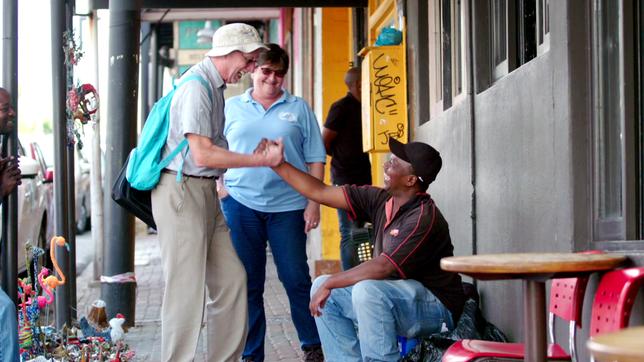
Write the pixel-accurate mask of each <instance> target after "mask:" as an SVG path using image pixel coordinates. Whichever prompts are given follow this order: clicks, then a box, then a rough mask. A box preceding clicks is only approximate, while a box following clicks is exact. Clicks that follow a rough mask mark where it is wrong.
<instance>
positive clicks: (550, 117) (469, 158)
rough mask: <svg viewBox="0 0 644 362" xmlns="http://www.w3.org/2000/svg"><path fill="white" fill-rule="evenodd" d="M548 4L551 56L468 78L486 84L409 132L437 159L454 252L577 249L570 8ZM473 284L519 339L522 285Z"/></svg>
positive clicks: (437, 188)
mask: <svg viewBox="0 0 644 362" xmlns="http://www.w3.org/2000/svg"><path fill="white" fill-rule="evenodd" d="M550 7H551V9H550V16H551V22H550V23H551V33H550V49H549V51H548V52H546V53H544V54H542V55H540V56H538V57H537V58H535V59H533V60H532V61H530V62H528V63H526V64H524V65H523V66H521V67H519V68H518V69H516V70H514V71H513V72H511V73H509V74H507V75H506V76H504V77H502V78H501V79H499V80H497V81H496V82H493V83H491V84H490V80H489V77H488V76H487V75H486V74H475V76H474V82H475V84H476V89H485V90H483V91H480V92H478V93H476V94H475V95H473V96H472V95H471V94H470V95H469V96H468V97H467V98H465V99H463V100H460V102H458V103H455V104H454V105H453V106H452V107H451V108H450V109H449V110H447V111H444V112H443V113H442V114H440V115H439V116H437V117H435V118H432V119H430V121H429V122H427V123H424V124H423V125H421V126H417V127H416V128H415V129H414V130H413V139H415V140H421V141H425V142H428V143H430V144H432V145H433V146H435V147H436V148H437V149H438V150H439V151H440V152H441V155H442V156H443V162H444V163H443V170H442V171H441V174H440V175H439V176H438V178H437V181H436V182H435V183H434V184H432V186H430V189H429V192H430V193H431V195H432V196H433V197H434V198H435V199H436V201H437V204H438V206H439V207H440V209H441V210H442V211H443V213H444V215H445V217H446V219H447V220H448V222H449V223H450V231H451V235H452V240H453V242H454V245H455V254H457V255H468V254H471V253H472V252H473V250H475V249H476V251H477V252H478V253H493V252H530V251H549V252H555V251H571V250H574V246H573V244H574V243H573V239H574V238H573V230H574V227H573V217H572V215H573V205H574V203H573V184H574V182H573V178H572V175H573V172H572V169H573V164H574V162H573V159H572V142H571V137H573V136H574V135H573V134H572V133H571V128H572V127H571V119H570V118H571V99H570V96H569V94H570V92H571V90H570V88H571V86H570V84H571V80H570V75H569V67H568V64H569V60H568V59H569V54H568V52H569V49H570V48H569V46H568V44H569V41H570V40H569V34H568V32H567V24H568V20H567V16H568V14H569V12H568V4H567V3H566V2H551V3H550ZM474 19H476V17H475V18H474ZM475 21H476V20H475ZM477 25H478V26H479V27H483V28H485V26H484V25H481V24H480V23H479V24H476V23H475V24H474V28H475V29H476V35H475V36H476V38H477V41H478V39H481V29H480V28H477ZM483 31H484V30H483ZM409 42H410V41H408V43H409ZM412 43H413V42H412ZM477 47H478V50H476V52H475V55H474V57H473V63H472V64H471V65H468V69H476V71H477V72H480V71H481V69H489V67H488V66H486V64H485V62H486V61H487V53H486V51H483V50H481V49H483V48H485V47H484V46H482V44H477V45H474V46H473V48H477ZM476 54H479V56H477V55H476ZM414 66H415V65H414V64H410V67H412V68H413V67H414ZM577 86H579V84H578V85H577ZM581 86H582V87H583V84H582V85H581ZM469 89H471V87H470V88H469ZM410 94H413V92H411V91H410ZM472 102H473V107H472ZM471 108H472V109H473V112H472V111H471ZM419 121H420V120H419V119H415V120H412V122H414V123H415V124H416V125H418V124H419V123H420V122H419ZM472 137H473V141H474V142H473V149H472ZM582 137H583V138H585V136H582ZM472 150H473V151H474V152H473V154H472ZM582 156H583V155H582ZM473 175H475V180H474V185H472V176H473ZM473 192H474V195H475V200H474V201H475V209H473V208H472V207H473V206H472V205H473V203H472V195H473ZM472 216H474V217H475V219H472ZM473 229H475V233H474V234H473V233H472V230H473ZM478 286H479V290H480V293H481V296H482V301H483V305H482V308H483V311H484V314H485V316H486V317H487V318H488V319H490V320H491V321H493V323H495V324H496V325H498V326H499V327H501V329H503V330H504V331H505V332H507V333H508V335H509V336H510V337H511V338H512V339H514V340H520V339H521V336H522V333H523V331H522V329H521V325H522V323H521V318H522V317H521V316H522V291H521V283H520V282H519V281H499V282H487V281H486V282H478Z"/></svg>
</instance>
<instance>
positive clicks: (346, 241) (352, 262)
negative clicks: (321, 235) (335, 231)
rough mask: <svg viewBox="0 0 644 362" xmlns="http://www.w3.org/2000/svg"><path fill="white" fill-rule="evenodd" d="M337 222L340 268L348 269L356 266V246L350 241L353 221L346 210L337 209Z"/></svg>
mask: <svg viewBox="0 0 644 362" xmlns="http://www.w3.org/2000/svg"><path fill="white" fill-rule="evenodd" d="M338 224H339V225H340V260H341V261H342V270H349V269H351V268H353V267H354V266H356V265H357V264H358V263H357V262H356V259H357V256H356V248H355V246H354V245H353V244H352V243H351V229H353V224H354V223H353V222H352V221H351V220H349V214H348V213H347V212H346V210H343V209H338Z"/></svg>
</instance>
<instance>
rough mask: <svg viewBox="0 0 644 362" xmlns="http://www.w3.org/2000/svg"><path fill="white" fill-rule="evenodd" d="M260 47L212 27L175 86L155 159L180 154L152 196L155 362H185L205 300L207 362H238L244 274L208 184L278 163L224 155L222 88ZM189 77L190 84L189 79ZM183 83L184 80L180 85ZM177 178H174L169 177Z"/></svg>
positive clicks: (250, 38)
mask: <svg viewBox="0 0 644 362" xmlns="http://www.w3.org/2000/svg"><path fill="white" fill-rule="evenodd" d="M266 48H267V47H266V46H265V45H264V44H263V43H262V41H261V39H260V37H259V34H258V33H257V30H255V28H253V27H252V26H250V25H247V24H228V25H224V26H222V27H220V28H219V29H218V30H217V31H216V32H215V34H214V36H213V39H212V49H211V50H210V51H208V53H206V56H205V58H204V59H203V60H202V61H201V62H200V63H198V64H196V65H194V66H193V67H192V68H190V69H189V70H188V71H187V72H186V74H185V75H184V76H183V77H182V78H181V79H180V80H179V81H178V83H177V84H180V86H179V87H178V88H177V89H176V91H175V93H174V96H173V99H172V105H171V107H170V129H169V132H168V138H167V141H166V145H165V148H164V150H163V154H162V157H166V156H167V155H168V154H169V153H170V152H171V151H172V150H174V149H175V148H176V147H177V146H178V145H179V143H180V142H181V141H183V139H184V138H185V139H187V140H188V147H187V148H185V149H184V150H183V151H182V152H180V154H181V157H175V158H174V159H173V160H172V161H171V163H170V164H169V165H168V166H167V168H166V169H164V170H163V173H162V174H161V179H160V181H159V183H158V184H157V186H156V188H155V189H154V190H153V191H152V211H153V214H154V219H155V221H156V224H157V228H158V230H157V231H158V235H159V243H160V246H161V259H162V262H163V271H164V280H165V292H164V295H163V307H162V311H161V326H162V328H161V329H162V344H161V345H162V350H161V358H162V360H163V361H173V362H176V361H192V360H194V358H195V352H196V349H197V341H198V340H199V333H200V330H201V322H202V319H203V314H204V301H206V304H205V305H206V315H207V323H208V338H207V341H208V357H207V360H208V361H233V360H239V358H240V356H241V353H242V350H243V347H244V343H245V340H246V334H247V301H246V273H245V271H244V267H243V265H242V264H241V262H240V261H239V259H238V257H237V254H236V253H235V249H234V248H233V246H232V243H231V240H230V236H229V231H228V227H227V226H226V223H225V221H224V216H223V214H222V212H221V209H220V207H219V200H218V198H217V191H216V181H215V180H216V179H217V178H218V177H219V176H221V175H222V174H223V173H224V171H225V169H226V168H232V167H252V166H275V165H277V164H279V163H280V162H282V156H281V155H279V156H276V154H275V153H272V154H266V153H264V154H262V153H258V154H240V153H234V152H230V151H228V143H227V142H226V138H225V137H224V136H223V129H224V94H223V93H224V89H225V88H226V83H236V82H238V81H239V79H240V78H241V77H242V76H243V75H244V74H245V73H250V72H252V71H253V70H254V69H255V67H256V64H255V62H256V60H257V57H258V56H259V54H260V52H262V51H263V50H264V49H266ZM195 76H196V77H195ZM186 79H188V80H186ZM177 172H181V173H182V177H180V178H179V177H178V176H177Z"/></svg>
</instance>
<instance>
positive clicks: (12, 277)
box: [2, 0, 19, 301]
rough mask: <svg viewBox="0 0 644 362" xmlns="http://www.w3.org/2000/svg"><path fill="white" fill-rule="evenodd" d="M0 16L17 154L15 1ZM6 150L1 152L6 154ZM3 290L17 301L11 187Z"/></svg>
mask: <svg viewBox="0 0 644 362" xmlns="http://www.w3.org/2000/svg"><path fill="white" fill-rule="evenodd" d="M2 14H3V19H2V24H3V25H2V66H3V68H4V69H2V81H3V83H4V85H3V86H4V88H5V89H6V90H7V91H8V92H9V94H11V102H12V104H13V105H14V106H15V110H16V117H15V119H14V120H13V122H14V127H13V131H12V132H11V133H10V134H8V135H7V136H5V139H4V140H5V147H6V148H5V150H6V152H7V153H8V155H11V156H14V157H16V158H17V157H18V114H19V109H18V102H17V100H18V0H4V2H3V11H2ZM7 153H5V154H4V155H5V156H7ZM2 258H3V260H2V268H3V272H2V289H3V290H4V291H5V292H6V293H7V295H8V296H9V298H11V299H12V300H14V301H15V300H18V287H17V283H16V280H17V279H18V194H17V192H16V191H15V190H14V191H13V192H12V193H11V194H9V195H8V196H7V197H6V198H5V199H4V202H3V203H2Z"/></svg>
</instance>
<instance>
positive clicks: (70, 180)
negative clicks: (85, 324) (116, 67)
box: [65, 0, 76, 319]
mask: <svg viewBox="0 0 644 362" xmlns="http://www.w3.org/2000/svg"><path fill="white" fill-rule="evenodd" d="M73 19H74V0H67V1H66V7H65V30H66V31H67V34H70V36H73V34H74V24H73ZM70 40H71V38H70ZM68 45H69V44H65V46H68ZM66 66H67V77H66V78H67V81H66V83H67V84H66V90H67V91H70V90H71V89H72V88H73V87H74V66H73V65H72V64H70V63H69V62H68V64H67V65H66ZM73 122H74V120H73V116H72V115H71V113H70V112H68V113H67V117H66V123H67V125H68V127H67V129H68V130H69V129H72V128H73V127H74V125H73ZM67 137H68V140H67V148H66V150H65V152H66V153H67V169H66V174H65V182H67V185H68V186H67V187H68V190H67V207H66V208H65V210H67V243H68V244H69V253H68V255H67V257H68V258H69V266H68V269H67V274H66V275H67V285H68V291H69V313H70V318H71V319H76V197H75V196H76V175H75V174H76V172H75V170H76V168H75V166H74V164H75V148H76V143H75V142H74V135H73V134H69V133H68V134H67Z"/></svg>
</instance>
